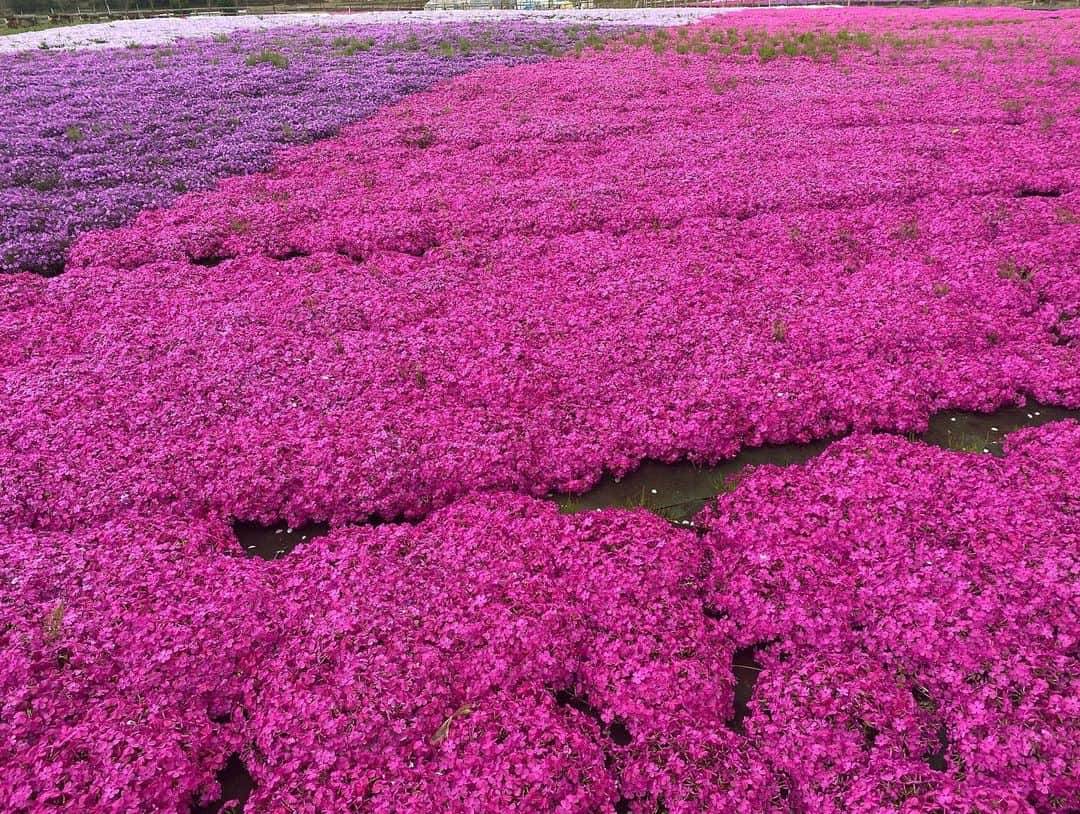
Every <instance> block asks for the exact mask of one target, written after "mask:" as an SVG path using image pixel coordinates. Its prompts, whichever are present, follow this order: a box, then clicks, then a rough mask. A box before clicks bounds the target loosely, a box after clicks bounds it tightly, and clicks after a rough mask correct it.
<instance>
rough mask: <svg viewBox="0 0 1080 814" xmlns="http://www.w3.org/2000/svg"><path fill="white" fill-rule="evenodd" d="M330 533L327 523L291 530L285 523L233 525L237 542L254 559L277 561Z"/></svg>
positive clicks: (240, 522) (240, 523)
mask: <svg viewBox="0 0 1080 814" xmlns="http://www.w3.org/2000/svg"><path fill="white" fill-rule="evenodd" d="M329 532H330V526H329V525H327V524H326V523H308V524H307V525H305V526H300V527H299V528H295V529H293V528H289V527H288V526H287V525H285V524H284V523H277V524H275V525H273V526H262V525H259V524H258V523H251V522H248V521H239V522H236V523H234V524H233V533H234V534H235V535H236V541H237V542H238V543H240V545H241V547H242V548H243V549H244V551H245V552H246V553H247V554H248V555H249V556H252V557H261V558H262V559H264V560H276V559H278V558H279V557H284V556H285V555H286V554H288V553H289V552H290V551H292V550H293V549H294V548H296V547H297V546H298V545H300V544H301V543H303V542H306V541H308V540H310V539H312V538H313V537H322V536H324V535H326V534H328V533H329Z"/></svg>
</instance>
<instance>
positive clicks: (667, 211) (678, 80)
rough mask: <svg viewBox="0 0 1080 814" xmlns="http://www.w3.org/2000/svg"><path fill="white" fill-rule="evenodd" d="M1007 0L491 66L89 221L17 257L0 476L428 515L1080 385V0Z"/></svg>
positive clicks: (195, 504) (0, 415)
mask: <svg viewBox="0 0 1080 814" xmlns="http://www.w3.org/2000/svg"><path fill="white" fill-rule="evenodd" d="M1019 13H1020V12H1009V14H1010V15H1011V16H1004V15H1005V12H1000V13H999V17H1000V19H999V18H995V17H994V16H993V15H991V16H990V17H989V18H987V17H986V14H987V13H986V12H970V13H968V14H967V15H966V16H965V15H964V14H955V13H954V14H951V15H948V16H945V15H942V16H941V17H940V18H938V17H937V16H935V15H926V14H923V13H922V12H916V11H909V12H895V13H891V14H887V15H886V14H870V13H867V14H865V15H864V14H861V13H855V12H834V13H831V14H828V15H821V16H818V14H817V13H811V12H802V11H791V12H788V13H786V14H785V15H783V16H782V17H776V18H774V17H771V16H770V15H767V14H764V13H761V14H759V13H757V12H755V13H753V14H747V15H745V16H744V15H735V16H728V17H726V18H724V21H725V22H728V21H732V20H736V19H738V20H742V21H744V23H745V28H743V29H739V28H733V29H730V30H728V29H726V28H722V27H720V26H719V25H705V26H701V27H698V28H694V29H684V30H682V31H678V32H674V33H671V32H656V33H654V34H651V35H648V36H646V35H635V36H633V37H630V38H629V39H628V40H626V41H625V42H622V43H621V44H610V45H608V46H607V47H605V48H604V49H603V50H599V51H594V50H592V49H587V50H586V51H585V53H584V55H583V57H582V58H581V59H576V60H575V59H566V60H554V61H550V62H546V63H542V64H536V65H526V66H516V67H513V68H492V69H484V70H482V71H479V72H475V73H472V74H470V75H468V76H465V77H461V78H459V79H456V80H454V81H452V82H450V83H448V84H445V85H443V86H440V87H439V88H438V89H436V90H433V91H431V92H428V93H424V94H420V95H416V96H412V97H410V98H409V99H408V100H406V101H405V102H402V103H401V104H399V105H398V106H395V107H393V108H390V109H387V110H385V111H383V112H381V113H379V114H377V115H376V116H374V117H372V118H371V119H369V120H367V121H366V122H364V123H362V124H359V125H356V126H353V127H351V128H349V129H348V130H347V131H346V132H345V133H344V134H343V135H342V136H341V137H339V138H337V139H333V140H330V141H325V142H321V143H319V144H316V145H312V146H310V147H304V148H296V149H295V150H291V151H289V152H287V153H286V154H284V155H283V157H282V160H281V163H280V165H279V166H278V167H277V169H276V170H275V171H274V172H272V173H268V174H261V175H251V176H246V177H243V178H239V179H232V180H228V181H225V182H223V183H222V185H221V186H220V188H219V189H217V190H216V191H214V192H212V193H202V194H192V195H188V196H185V197H183V198H181V199H180V200H179V201H177V202H176V204H175V205H173V206H172V207H170V208H168V209H163V210H159V211H154V212H148V213H145V214H143V215H142V216H140V217H139V219H138V220H137V221H136V222H135V223H134V224H133V225H132V226H130V227H127V228H123V229H119V230H114V231H106V232H95V233H91V234H88V235H86V236H85V237H84V238H83V239H81V240H80V241H79V242H78V244H77V245H76V246H75V247H74V248H73V250H72V254H71V262H70V263H69V270H68V271H67V273H66V274H64V275H63V276H61V277H60V278H58V279H56V280H54V281H51V282H49V283H45V282H42V281H38V280H34V279H32V278H30V277H29V276H28V275H17V276H16V277H14V278H8V279H6V280H4V281H3V282H0V302H2V303H3V305H2V308H0V332H2V336H3V343H2V347H0V351H2V355H3V356H2V358H3V363H4V371H3V386H4V409H3V411H0V438H2V440H3V443H2V444H0V510H2V511H3V512H4V514H5V516H6V517H7V518H9V521H10V522H12V523H16V524H24V525H31V526H37V527H42V528H67V527H72V526H74V525H78V524H82V523H93V522H97V521H100V520H103V519H108V518H112V517H115V516H116V515H117V514H118V513H120V512H124V511H136V512H138V513H147V512H149V513H154V512H157V511H159V510H160V509H161V507H163V506H168V507H171V508H172V509H173V510H175V511H177V512H179V513H181V514H183V515H191V516H203V515H213V516H217V517H222V518H224V517H238V518H243V519H255V520H261V521H264V522H269V521H272V520H277V519H281V518H285V519H288V520H289V521H291V522H292V523H294V524H297V523H299V522H301V521H304V520H312V519H321V520H334V521H338V522H342V521H353V520H357V519H360V518H362V517H364V516H366V515H370V514H379V515H382V516H383V517H387V518H392V517H397V516H400V515H402V514H405V515H408V516H411V517H417V516H423V515H424V514H426V513H427V512H429V511H430V510H431V509H432V508H433V507H435V506H438V505H442V504H445V503H446V502H448V501H450V500H453V499H455V498H456V497H459V496H461V495H463V494H467V493H469V492H471V491H476V490H489V489H512V490H515V491H520V492H526V493H533V494H543V493H546V492H547V491H548V490H551V489H559V490H564V491H582V490H584V489H586V488H588V487H589V485H590V484H592V483H593V482H595V480H596V479H597V478H598V477H599V476H600V474H601V473H602V472H603V471H604V470H609V471H612V472H615V473H616V474H618V473H620V472H625V471H627V470H628V469H630V468H632V467H634V466H635V465H637V463H638V462H639V461H640V460H642V459H644V458H653V459H658V460H672V459H676V458H684V457H690V458H691V459H694V460H699V461H709V460H716V459H719V458H722V457H725V456H728V455H731V454H734V452H735V451H737V450H738V449H739V448H740V447H741V446H745V445H757V444H762V443H767V442H790V441H802V440H809V439H811V438H816V437H826V436H831V435H836V434H841V433H844V432H846V431H849V430H851V429H861V430H865V429H870V428H890V429H899V430H917V429H921V428H922V427H923V426H924V424H925V422H926V419H927V416H928V415H929V414H930V413H931V412H932V411H935V410H940V409H945V408H950V407H952V408H961V409H972V410H989V409H992V408H994V407H995V406H998V405H1000V404H1003V403H1010V402H1017V401H1019V400H1020V399H1022V398H1023V397H1025V396H1033V397H1035V398H1037V399H1038V400H1039V401H1041V402H1043V403H1047V404H1057V405H1063V406H1077V405H1080V375H1078V373H1077V371H1078V369H1080V368H1078V365H1077V356H1076V353H1077V333H1076V331H1077V328H1076V326H1077V325H1078V324H1080V323H1078V322H1077V321H1076V320H1075V319H1074V317H1075V316H1076V314H1077V313H1078V312H1080V282H1078V280H1080V278H1078V277H1077V275H1076V274H1075V268H1076V265H1077V262H1080V229H1078V228H1077V219H1078V218H1080V214H1078V213H1080V197H1078V196H1080V190H1078V188H1077V182H1078V179H1080V166H1078V154H1077V152H1076V150H1075V149H1073V146H1074V145H1075V144H1076V142H1077V140H1078V138H1080V130H1078V128H1080V118H1078V117H1077V116H1076V113H1075V108H1076V106H1077V104H1078V103H1080V96H1078V93H1077V83H1076V79H1077V76H1078V75H1080V73H1078V72H1080V66H1078V65H1077V64H1076V63H1077V54H1076V41H1075V39H1073V38H1070V36H1069V32H1070V31H1071V30H1072V29H1071V28H1069V26H1070V25H1075V21H1076V20H1077V19H1080V18H1077V16H1076V15H1075V14H1068V13H1063V17H1062V18H1058V19H1057V20H1053V19H1049V18H1045V17H1039V16H1030V17H1023V18H1022V19H1021V21H1020V22H1016V21H1015V20H1014V19H1012V18H1013V17H1015V16H1016V15H1017V14H1019ZM976 15H982V16H976ZM769 20H772V21H773V22H772V23H771V27H769V26H766V25H765V23H766V22H768V21H769ZM799 20H803V21H804V22H803V24H802V27H801V28H795V29H792V28H791V26H793V25H796V21H799ZM965 20H968V21H974V22H979V23H980V24H979V26H978V28H977V29H976V27H975V26H974V25H971V26H963V25H961V23H963V22H964V21H965ZM987 20H989V23H988V24H983V23H985V22H986V21H987ZM935 21H938V22H939V23H940V25H937V26H935V25H931V23H934V22H935ZM855 23H860V24H862V25H863V27H864V29H863V30H862V31H861V33H860V31H859V30H856V29H854V28H850V29H849V28H845V27H844V26H845V25H847V26H853V25H854V24H855ZM943 26H944V27H943ZM950 26H951V27H950ZM972 31H976V34H972V33H971V32H972ZM987 43H989V45H988V44H987ZM789 52H792V55H788V54H789ZM770 54H771V55H772V56H770ZM774 57H775V58H774ZM258 70H260V71H263V72H264V73H267V74H271V75H272V74H273V72H274V70H275V69H274V68H273V67H272V66H264V68H260V69H258Z"/></svg>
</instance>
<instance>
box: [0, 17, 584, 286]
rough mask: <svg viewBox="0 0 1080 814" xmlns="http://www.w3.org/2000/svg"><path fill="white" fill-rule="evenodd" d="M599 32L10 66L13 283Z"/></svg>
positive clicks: (303, 44)
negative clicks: (186, 196)
mask: <svg viewBox="0 0 1080 814" xmlns="http://www.w3.org/2000/svg"><path fill="white" fill-rule="evenodd" d="M596 31H597V29H596V26H595V25H593V26H586V25H579V26H574V25H570V24H567V23H560V24H555V23H552V24H546V25H545V24H542V23H534V22H530V21H527V20H512V21H509V22H505V23H489V24H483V23H475V24H464V23H449V24H444V25H429V26H418V27H413V26H408V25H403V24H397V25H381V26H379V25H361V26H357V25H335V26H333V27H332V28H326V27H324V28H288V29H279V30H276V31H273V32H272V33H261V32H247V31H239V32H235V33H232V34H221V35H218V36H217V37H216V38H215V39H213V40H211V39H205V40H183V41H180V42H177V43H175V44H173V45H171V46H167V47H166V46H160V47H149V48H140V47H128V48H122V49H112V50H108V51H103V52H97V53H95V52H81V53H62V54H51V53H42V52H32V53H23V54H19V55H18V56H2V57H0V76H2V79H0V94H3V97H4V99H5V104H6V106H7V113H6V115H5V116H4V119H3V121H2V122H0V273H3V272H12V271H20V270H25V271H32V272H36V273H42V274H56V273H59V272H60V271H61V270H62V267H63V259H64V252H65V250H66V249H67V247H68V245H69V244H70V243H71V241H72V239H73V238H74V237H75V236H76V235H78V234H80V233H81V232H85V231H87V230H88V229H93V228H100V227H103V226H118V225H120V224H122V223H126V222H127V221H129V220H130V219H131V218H132V217H133V216H134V215H135V214H136V213H137V212H139V211H140V210H142V209H144V208H147V207H158V206H163V205H165V204H168V203H169V202H170V201H172V200H173V199H174V198H176V197H177V196H178V195H179V194H181V193H183V192H185V191H188V190H196V189H205V188H207V187H210V186H212V185H213V183H214V182H215V181H217V180H218V179H219V178H222V177H225V176H228V175H237V174H242V173H247V172H253V171H255V170H262V169H267V168H268V167H269V166H270V165H271V163H272V160H273V155H274V152H275V150H278V149H280V148H282V147H285V146H287V145H290V144H298V143H304V142H309V141H313V140H315V139H320V138H326V137H327V136H330V135H333V134H334V133H336V132H337V130H338V129H339V128H340V127H341V126H342V125H344V124H348V123H350V122H355V121H357V120H359V119H362V118H364V117H365V116H368V115H370V114H371V113H373V112H374V111H375V110H377V109H378V108H379V107H382V106H384V105H388V104H391V103H393V102H395V101H397V100H398V99H400V98H401V97H402V96H404V95H406V94H408V93H412V92H415V91H417V90H423V89H425V88H428V87H430V86H431V85H432V84H434V83H435V82H438V81H439V80H442V79H446V78H447V77H450V76H455V75H457V74H460V73H464V72H466V71H470V70H474V69H476V68H478V67H480V66H482V65H487V64H491V63H500V64H512V63H517V62H528V61H532V60H536V59H539V58H542V57H544V56H550V55H551V54H555V53H560V52H562V51H565V50H568V49H571V48H572V47H573V46H574V44H575V43H577V42H579V41H581V40H584V39H585V38H587V37H589V36H596ZM204 36H208V33H207V34H204ZM116 44H119V42H117V43H116Z"/></svg>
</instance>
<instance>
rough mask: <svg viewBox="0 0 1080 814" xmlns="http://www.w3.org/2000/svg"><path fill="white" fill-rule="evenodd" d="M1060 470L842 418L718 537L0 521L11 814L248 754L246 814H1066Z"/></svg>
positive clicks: (0, 638)
mask: <svg viewBox="0 0 1080 814" xmlns="http://www.w3.org/2000/svg"><path fill="white" fill-rule="evenodd" d="M1078 456H1080V425H1077V424H1076V423H1059V424H1053V425H1048V426H1046V427H1042V428H1039V429H1037V430H1029V431H1024V432H1021V433H1018V434H1016V435H1015V436H1012V437H1010V440H1009V443H1008V449H1007V454H1006V457H1005V458H1004V459H993V458H989V457H983V456H978V455H973V454H965V453H956V452H947V451H942V450H937V449H934V448H931V447H927V446H924V445H921V444H916V443H912V442H908V441H904V440H902V439H897V438H892V437H888V436H857V437H853V438H851V439H848V440H845V441H843V442H840V443H838V444H836V445H835V446H834V447H832V448H831V449H830V450H829V451H828V452H827V453H825V454H824V455H823V456H822V457H820V458H819V459H816V460H814V461H812V462H811V463H810V464H808V465H806V466H804V467H799V468H792V469H776V468H763V469H761V470H758V471H757V472H755V473H753V474H752V475H750V476H748V477H747V478H746V479H744V481H743V482H742V483H741V484H740V486H739V487H738V488H737V489H736V490H735V491H734V492H733V493H730V494H728V495H725V496H724V497H722V498H721V499H720V500H719V502H718V503H717V505H715V506H714V507H712V508H710V509H708V510H707V511H706V512H704V513H703V514H702V516H701V517H700V518H699V522H701V523H703V524H704V528H705V534H704V536H702V537H699V536H698V535H697V534H695V533H693V532H691V531H686V530H680V529H677V528H674V527H672V526H670V525H668V524H667V523H665V522H663V521H661V520H660V519H659V518H656V517H654V516H652V515H650V514H649V513H647V512H645V511H644V510H637V511H632V512H629V511H619V510H605V511H600V512H593V513H586V514H581V515H574V516H564V515H560V514H558V512H557V510H556V508H555V507H554V506H553V505H552V504H550V503H547V502H543V501H538V500H535V499H533V498H528V497H523V496H515V495H510V494H501V495H490V496H481V497H474V498H469V499H467V500H464V501H461V502H458V503H455V504H454V505H452V506H449V507H447V508H445V509H442V510H440V511H437V512H435V513H434V514H432V515H431V516H430V517H429V518H427V519H426V520H425V521H423V522H422V523H420V524H419V525H416V526H413V525H409V524H397V525H392V524H387V525H382V526H378V527H368V526H365V527H351V528H340V529H337V530H335V531H333V532H331V533H330V534H329V535H328V536H326V537H323V538H318V539H316V540H313V541H310V542H308V543H306V544H304V545H302V546H300V547H299V548H297V549H296V550H295V551H293V552H292V553H291V554H289V555H288V556H286V557H284V558H282V559H280V560H277V561H274V562H270V563H266V562H263V561H261V560H256V559H248V558H245V557H244V556H243V555H242V554H241V550H240V548H239V546H238V545H237V543H236V542H235V540H233V539H231V538H230V532H229V530H228V527H227V526H225V525H224V524H221V523H219V522H216V521H215V522H209V523H195V522H192V523H186V524H185V523H181V522H179V521H176V520H167V519H160V518H157V519H139V520H135V519H128V520H125V521H123V522H120V521H117V522H113V523H109V524H105V525H103V526H102V527H101V528H99V529H97V530H95V531H80V532H51V533H35V534H30V533H22V532H20V533H15V534H9V535H7V536H6V537H5V538H4V541H3V545H2V548H0V580H2V584H3V585H4V594H5V604H4V607H3V628H2V630H3V632H2V633H0V686H2V688H3V693H2V697H3V709H2V713H3V714H2V715H0V735H2V736H3V737H0V758H3V759H2V760H0V804H2V805H3V807H4V810H5V811H14V812H23V811H44V810H54V809H55V808H56V807H57V806H60V807H67V808H70V809H72V810H76V809H77V810H86V809H91V808H92V809H93V810H96V811H117V812H120V811H131V810H148V809H154V810H177V809H179V808H183V807H186V806H189V805H194V804H204V805H208V806H209V805H212V803H213V801H215V800H218V801H219V803H220V802H224V801H221V800H220V797H221V792H220V791H219V789H218V787H217V784H216V782H215V780H214V773H215V772H216V771H217V770H219V769H220V768H221V767H222V766H224V765H225V764H226V762H227V761H228V759H229V756H230V755H238V756H239V760H240V761H242V763H243V765H245V766H246V767H247V770H248V771H249V772H250V775H251V777H252V779H253V783H254V790H253V791H252V793H251V796H250V798H249V799H248V800H247V803H246V808H245V810H247V811H248V812H260V811H281V810H290V811H295V812H324V811H345V810H363V811H387V812H391V811H432V812H434V811H447V810H451V811H493V812H494V811H507V810H511V809H515V810H527V811H612V810H619V811H631V812H640V813H641V814H644V812H654V811H656V810H658V808H663V809H664V810H667V811H670V812H687V814H688V813H689V812H700V811H707V812H732V811H745V812H761V811H801V812H840V811H860V812H878V811H883V810H901V811H906V812H915V811H932V810H941V809H943V808H944V809H948V810H964V811H987V812H989V811H1000V810H1013V811H1028V812H1031V811H1036V812H1052V811H1059V810H1061V808H1062V806H1063V805H1067V804H1068V801H1070V800H1073V801H1074V800H1075V799H1076V798H1077V795H1078V794H1080V785H1078V782H1080V781H1078V773H1077V769H1078V766H1077V754H1080V750H1078V748H1077V747H1078V746H1080V728H1078V726H1077V721H1078V720H1080V716H1078V715H1077V709H1076V703H1077V702H1076V699H1077V686H1076V681H1077V677H1076V674H1075V669H1074V668H1075V649H1076V646H1077V637H1078V635H1080V619H1078V617H1077V607H1078V605H1077V602H1076V599H1077V573H1078V568H1080V561H1078V557H1080V526H1078V524H1077V519H1076V518H1077V513H1076V509H1077V505H1078V502H1080V492H1078V490H1077V485H1076V482H1075V478H1073V477H1072V474H1073V472H1074V469H1075V462H1076V460H1077V459H1078ZM748 649H752V651H753V653H754V654H755V658H756V660H757V662H758V664H757V668H756V669H759V670H760V673H759V676H760V677H759V678H758V680H757V682H756V685H755V686H754V687H753V695H752V698H751V699H750V701H749V705H748V712H749V714H748V715H747V716H746V717H745V718H744V719H743V720H742V721H741V723H739V720H738V716H737V714H736V708H735V704H734V692H733V690H734V687H735V683H736V681H735V674H734V672H733V668H732V664H733V661H735V660H737V659H738V656H737V654H738V653H739V652H742V653H745V652H746V651H747V650H748ZM208 810H216V809H215V808H212V807H211V808H209V809H208Z"/></svg>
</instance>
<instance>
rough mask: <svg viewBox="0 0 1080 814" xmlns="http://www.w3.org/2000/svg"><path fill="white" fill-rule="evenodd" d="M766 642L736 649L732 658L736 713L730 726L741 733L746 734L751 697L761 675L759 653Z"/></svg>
mask: <svg viewBox="0 0 1080 814" xmlns="http://www.w3.org/2000/svg"><path fill="white" fill-rule="evenodd" d="M764 646H765V645H764V644H755V645H751V646H750V647H744V648H743V649H742V650H736V651H735V655H734V656H733V657H732V659H731V669H732V672H734V673H735V715H734V716H733V717H732V719H731V720H730V721H728V726H729V727H730V728H731V729H732V731H734V732H738V733H739V734H740V735H745V734H746V719H747V718H748V717H750V699H752V698H753V697H754V685H755V684H757V680H758V677H759V676H760V675H761V671H762V669H763V668H762V666H761V663H760V662H759V661H758V660H757V654H758V652H759V651H760V650H761V648H763V647H764Z"/></svg>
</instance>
